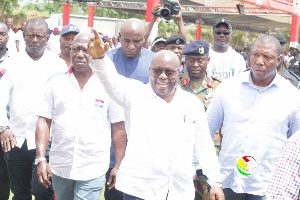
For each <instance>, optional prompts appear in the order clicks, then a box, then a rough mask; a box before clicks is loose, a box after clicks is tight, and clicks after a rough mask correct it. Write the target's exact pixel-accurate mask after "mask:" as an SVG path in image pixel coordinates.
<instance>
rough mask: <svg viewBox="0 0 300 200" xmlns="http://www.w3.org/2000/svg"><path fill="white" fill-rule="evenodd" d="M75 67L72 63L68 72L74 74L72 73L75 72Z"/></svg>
mask: <svg viewBox="0 0 300 200" xmlns="http://www.w3.org/2000/svg"><path fill="white" fill-rule="evenodd" d="M73 69H74V67H73V65H71V66H70V67H69V70H68V73H69V74H72V73H73Z"/></svg>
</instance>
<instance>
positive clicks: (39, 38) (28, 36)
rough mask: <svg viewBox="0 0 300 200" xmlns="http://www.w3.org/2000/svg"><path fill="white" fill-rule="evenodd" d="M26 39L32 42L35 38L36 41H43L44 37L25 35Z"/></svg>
mask: <svg viewBox="0 0 300 200" xmlns="http://www.w3.org/2000/svg"><path fill="white" fill-rule="evenodd" d="M26 37H27V38H29V39H31V40H33V39H34V38H35V37H36V39H37V40H42V39H44V38H45V37H46V36H42V35H26Z"/></svg>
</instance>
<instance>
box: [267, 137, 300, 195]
mask: <svg viewBox="0 0 300 200" xmlns="http://www.w3.org/2000/svg"><path fill="white" fill-rule="evenodd" d="M299 191H300V131H297V132H296V133H295V134H294V135H293V136H292V137H291V138H289V139H288V140H287V142H286V144H285V146H284V147H283V148H282V151H281V156H280V158H279V160H278V162H277V164H276V169H275V171H274V174H273V177H272V179H271V181H270V184H269V187H268V190H267V199H268V200H269V199H270V200H271V199H277V200H280V199H282V200H283V199H289V200H298V199H300V194H299Z"/></svg>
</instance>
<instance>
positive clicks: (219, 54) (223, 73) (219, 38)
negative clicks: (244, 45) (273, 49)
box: [207, 19, 246, 80]
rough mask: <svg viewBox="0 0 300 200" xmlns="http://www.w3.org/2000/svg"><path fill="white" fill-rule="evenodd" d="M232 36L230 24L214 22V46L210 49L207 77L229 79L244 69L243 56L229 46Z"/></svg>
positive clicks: (222, 21) (220, 21)
mask: <svg viewBox="0 0 300 200" xmlns="http://www.w3.org/2000/svg"><path fill="white" fill-rule="evenodd" d="M231 35H232V26H231V23H230V22H229V21H228V20H226V19H221V20H218V21H216V22H215V24H214V27H213V36H214V45H213V46H211V47H210V62H209V64H208V66H207V72H208V75H211V76H214V77H217V78H218V79H220V80H223V79H227V78H230V77H232V76H234V75H236V74H238V73H241V72H243V71H244V70H245V69H246V63H245V60H244V58H243V56H242V55H241V54H239V53H237V52H236V51H235V50H234V49H232V48H231V47H230V45H229V43H230V40H231Z"/></svg>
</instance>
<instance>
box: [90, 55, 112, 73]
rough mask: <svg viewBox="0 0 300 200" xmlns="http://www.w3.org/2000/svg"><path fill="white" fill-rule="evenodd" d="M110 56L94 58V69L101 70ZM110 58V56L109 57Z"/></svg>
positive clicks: (92, 65)
mask: <svg viewBox="0 0 300 200" xmlns="http://www.w3.org/2000/svg"><path fill="white" fill-rule="evenodd" d="M107 58H108V57H107V56H106V55H105V56H104V58H102V59H92V60H91V61H90V62H91V67H92V70H93V71H100V70H102V69H103V66H105V61H104V60H106V59H107ZM108 59H109V58H108Z"/></svg>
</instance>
